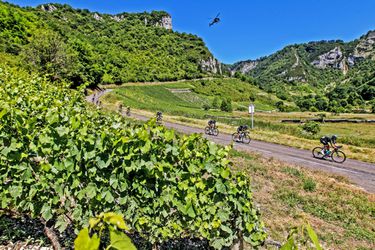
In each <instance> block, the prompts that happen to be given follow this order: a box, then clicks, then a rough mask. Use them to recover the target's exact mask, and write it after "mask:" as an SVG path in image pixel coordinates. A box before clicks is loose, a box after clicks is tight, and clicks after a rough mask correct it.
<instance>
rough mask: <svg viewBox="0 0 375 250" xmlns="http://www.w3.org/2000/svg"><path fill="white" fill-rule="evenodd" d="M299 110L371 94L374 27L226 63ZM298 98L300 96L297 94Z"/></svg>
mask: <svg viewBox="0 0 375 250" xmlns="http://www.w3.org/2000/svg"><path fill="white" fill-rule="evenodd" d="M229 68H230V70H231V72H232V74H237V75H238V74H244V75H247V76H249V77H252V78H254V80H255V82H256V83H257V84H258V85H259V86H260V87H261V88H263V89H265V90H267V91H269V92H274V93H276V94H277V95H278V96H279V97H281V98H284V99H291V100H294V101H296V102H297V104H298V105H299V106H300V107H301V108H302V109H315V108H317V109H319V110H329V109H330V108H331V109H332V108H334V107H342V109H351V108H353V107H354V108H355V107H360V106H363V105H365V103H366V102H368V101H372V100H373V99H374V98H375V31H370V32H368V33H367V34H366V35H363V36H362V37H360V38H359V39H357V40H354V41H351V42H343V41H341V40H332V41H319V42H309V43H305V44H294V45H290V46H287V47H285V48H283V49H282V50H280V51H277V52H276V53H274V54H272V55H270V56H267V57H262V58H260V59H258V60H249V61H242V62H238V63H235V64H233V65H230V66H229ZM298 97H300V98H298Z"/></svg>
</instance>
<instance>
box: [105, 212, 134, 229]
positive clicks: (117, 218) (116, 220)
mask: <svg viewBox="0 0 375 250" xmlns="http://www.w3.org/2000/svg"><path fill="white" fill-rule="evenodd" d="M104 221H106V222H107V223H109V224H111V225H114V226H116V227H117V228H119V229H123V230H129V228H128V227H127V226H126V224H125V221H124V218H123V216H122V215H120V214H115V213H105V214H104Z"/></svg>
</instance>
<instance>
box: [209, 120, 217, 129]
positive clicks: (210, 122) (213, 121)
mask: <svg viewBox="0 0 375 250" xmlns="http://www.w3.org/2000/svg"><path fill="white" fill-rule="evenodd" d="M208 126H209V127H210V128H216V121H215V120H209V121H208Z"/></svg>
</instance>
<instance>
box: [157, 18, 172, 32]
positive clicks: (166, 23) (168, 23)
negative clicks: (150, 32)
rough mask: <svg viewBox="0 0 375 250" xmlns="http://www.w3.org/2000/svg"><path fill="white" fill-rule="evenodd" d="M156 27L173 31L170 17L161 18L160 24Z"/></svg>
mask: <svg viewBox="0 0 375 250" xmlns="http://www.w3.org/2000/svg"><path fill="white" fill-rule="evenodd" d="M156 26H159V27H163V28H164V29H167V30H171V29H173V26H172V17H171V16H169V15H168V16H163V17H162V18H161V20H160V22H158V23H156Z"/></svg>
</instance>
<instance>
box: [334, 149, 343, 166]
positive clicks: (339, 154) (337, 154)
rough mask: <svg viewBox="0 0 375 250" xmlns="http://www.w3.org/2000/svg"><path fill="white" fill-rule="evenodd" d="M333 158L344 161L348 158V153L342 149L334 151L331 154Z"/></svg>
mask: <svg viewBox="0 0 375 250" xmlns="http://www.w3.org/2000/svg"><path fill="white" fill-rule="evenodd" d="M331 157H332V160H333V161H334V162H337V163H343V162H344V161H345V160H346V155H345V153H344V152H342V151H340V150H336V151H333V152H332V154H331Z"/></svg>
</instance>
